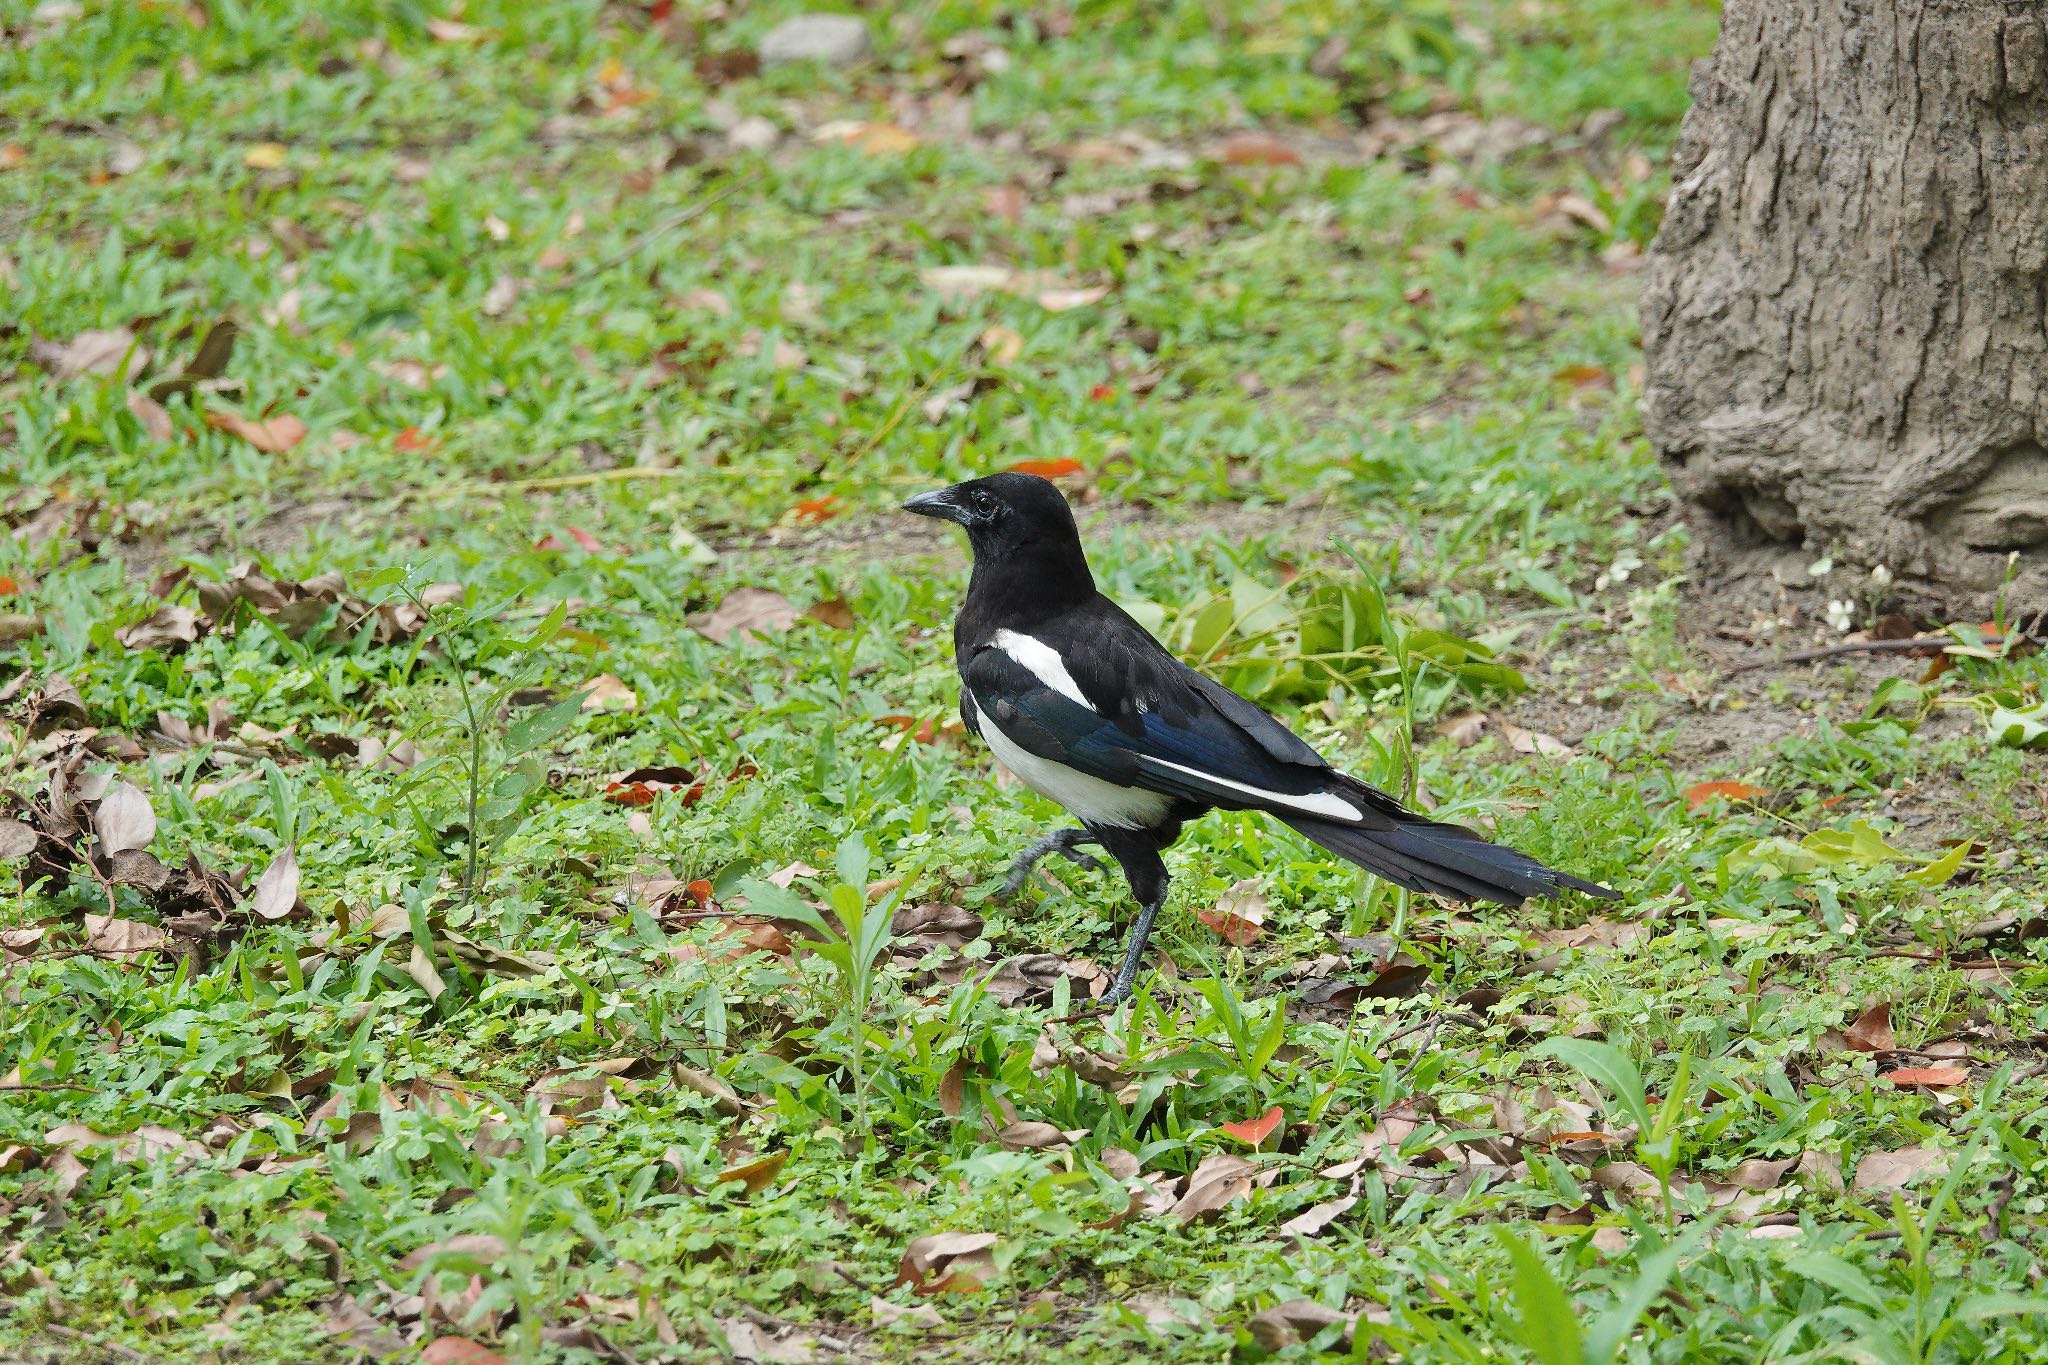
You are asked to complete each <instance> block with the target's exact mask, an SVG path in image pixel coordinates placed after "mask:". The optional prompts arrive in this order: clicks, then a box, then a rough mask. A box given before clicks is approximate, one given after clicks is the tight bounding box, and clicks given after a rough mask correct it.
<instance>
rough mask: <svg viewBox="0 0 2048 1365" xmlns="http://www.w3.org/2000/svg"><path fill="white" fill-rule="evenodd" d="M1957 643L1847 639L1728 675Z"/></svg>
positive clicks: (2024, 638) (1949, 639) (1923, 638)
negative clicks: (1854, 655)
mask: <svg viewBox="0 0 2048 1365" xmlns="http://www.w3.org/2000/svg"><path fill="white" fill-rule="evenodd" d="M2032 638H2033V636H2031V635H2030V634H2028V633H2027V632H2025V631H2021V632H2019V633H2018V634H2017V635H2015V636H2013V637H2012V643H2014V644H2025V643H2027V642H2028V641H2030V640H2031V639H2032ZM1958 645H1959V642H1958V641H1957V640H1956V639H1955V638H1954V637H1953V636H1949V635H1915V636H1913V637H1912V638H1911V639H1907V640H1847V641H1844V642H1843V643H1841V644H1834V645H1822V646H1821V647H1820V648H1818V649H1801V650H1795V651H1793V652H1792V653H1790V654H1785V655H1781V656H1779V657H1778V658H1775V659H1746V660H1744V661H1743V662H1741V663H1739V664H1733V665H1730V667H1729V669H1728V671H1729V672H1730V673H1747V672H1749V671H1750V670H1751V669H1755V668H1780V667H1784V666H1786V665H1790V664H1810V663H1813V662H1815V661H1816V660H1819V659H1834V658H1839V657H1840V656H1842V655H1844V654H1910V653H1912V652H1913V651H1914V650H1916V649H1938V650H1943V651H1946V650H1948V649H1951V648H1955V647H1958Z"/></svg>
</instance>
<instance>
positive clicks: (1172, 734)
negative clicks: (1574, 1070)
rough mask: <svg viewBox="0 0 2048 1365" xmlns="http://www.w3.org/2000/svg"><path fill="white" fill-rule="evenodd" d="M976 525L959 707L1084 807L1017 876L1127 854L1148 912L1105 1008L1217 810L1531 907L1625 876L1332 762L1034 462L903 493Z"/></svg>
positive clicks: (1458, 894) (1028, 769) (1007, 760)
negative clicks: (1182, 853) (1220, 669)
mask: <svg viewBox="0 0 2048 1365" xmlns="http://www.w3.org/2000/svg"><path fill="white" fill-rule="evenodd" d="M903 510H905V511H906V512H914V513H916V514H917V515H919V516H925V517H937V518H939V519H941V520H944V521H951V522H955V523H957V524H958V525H960V526H962V527H964V528H965V529H966V531H967V540H968V545H969V548H970V549H971V550H972V552H973V557H974V568H973V572H972V575H971V576H970V578H969V580H968V584H967V599H966V601H965V602H964V603H962V605H961V608H960V612H959V615H958V617H957V618H956V619H955V621H954V625H953V661H954V663H955V665H956V666H957V667H958V668H959V670H960V718H961V720H963V721H964V722H965V723H966V725H967V728H968V729H969V730H970V731H972V732H973V733H974V734H975V735H977V736H979V737H980V738H981V740H982V741H983V742H984V743H986V744H987V745H988V747H989V748H990V749H991V750H992V751H993V752H994V754H995V756H996V758H997V759H999V760H1000V761H1001V762H1002V764H1003V766H1004V767H1006V768H1008V769H1009V770H1010V771H1011V772H1013V773H1015V774H1016V775H1017V777H1018V778H1019V779H1021V780H1022V781H1023V783H1024V785H1025V786H1027V787H1030V788H1031V789H1032V790H1034V791H1036V792H1038V793H1039V794H1040V795H1041V796H1046V797H1050V798H1051V799H1052V800H1053V801H1055V802H1057V803H1059V804H1060V805H1061V806H1063V807H1065V808H1066V810H1067V811H1068V813H1070V814H1072V815H1074V816H1075V817H1077V818H1078V819H1079V820H1080V822H1081V823H1080V827H1079V828H1075V829H1062V830H1059V831H1058V832H1056V833H1053V834H1049V835H1047V836H1046V837H1044V838H1042V839H1040V840H1038V841H1037V842H1036V843H1034V844H1032V845H1031V846H1030V847H1029V848H1027V849H1025V850H1024V852H1023V854H1022V855H1021V856H1019V857H1018V859H1017V860H1016V862H1015V863H1014V864H1013V865H1012V867H1011V868H1010V872H1009V876H1008V877H1007V878H1006V880H1005V883H1004V886H1005V890H1007V891H1015V890H1016V889H1017V888H1019V887H1021V886H1022V885H1023V884H1024V879H1025V878H1026V877H1028V876H1029V875H1030V873H1031V869H1032V868H1033V867H1034V866H1035V865H1036V864H1037V863H1038V861H1039V860H1040V859H1042V858H1044V857H1046V856H1047V855H1048V854H1052V853H1058V854H1060V855H1062V856H1063V857H1066V858H1069V859H1071V860H1073V861H1075V862H1078V863H1082V864H1083V865H1088V866H1094V867H1098V868H1100V867H1102V863H1101V862H1100V860H1098V859H1096V858H1094V857H1093V856H1092V855H1090V854H1086V853H1083V852H1081V851H1080V849H1081V847H1082V846H1083V845H1087V844H1094V845H1097V846H1099V847H1100V848H1102V849H1103V850H1104V851H1105V852H1107V853H1108V854H1109V855H1110V857H1112V858H1114V859H1115V860H1116V862H1117V864H1118V866H1119V867H1121V868H1122V870H1123V874H1124V879H1125V880H1126V881H1127V882H1128V883H1129V884H1130V888H1131V894H1132V895H1133V896H1134V897H1136V899H1137V901H1138V906H1139V909H1138V919H1137V922H1136V924H1135V925H1134V926H1133V927H1132V930H1131V936H1130V941H1129V943H1128V944H1127V945H1126V946H1125V949H1124V957H1123V965H1122V966H1121V967H1120V968H1119V969H1118V971H1117V974H1116V982H1115V984H1114V985H1112V986H1111V987H1110V989H1109V991H1108V992H1107V993H1106V994H1105V995H1104V996H1103V997H1102V1000H1101V1002H1100V1004H1101V1006H1102V1007H1103V1008H1110V1007H1113V1006H1115V1005H1116V1004H1118V1003H1120V1002H1122V1001H1123V1000H1125V999H1127V998H1129V996H1130V993H1131V986H1132V983H1133V982H1135V981H1136V980H1137V976H1138V967H1139V964H1140V963H1141V961H1142V960H1143V958H1144V954H1145V944H1146V940H1147V939H1148V938H1150V936H1151V933H1152V925H1153V922H1154V921H1155V920H1156V919H1158V917H1159V910H1160V907H1161V906H1162V905H1164V904H1165V902H1166V887H1167V872H1166V863H1165V861H1164V860H1163V859H1161V857H1160V856H1159V855H1160V853H1161V852H1162V851H1163V850H1164V849H1166V848H1167V847H1168V846H1169V845H1171V844H1172V843H1173V842H1174V840H1176V839H1178V838H1179V837H1180V833H1181V827H1182V826H1183V825H1185V824H1186V823H1187V822H1188V821H1190V820H1193V819H1196V818H1197V817H1199V816H1201V815H1203V814H1205V813H1206V812H1208V811H1211V810H1258V811H1264V812H1266V813H1267V814H1269V815H1272V816H1274V817H1275V818H1277V819H1279V820H1280V821H1281V822H1282V823H1283V824H1286V825H1288V826H1289V827H1291V828H1292V829H1294V830H1295V831H1296V832H1297V833H1300V834H1302V835H1305V836H1306V837H1307V838H1309V839H1311V840H1313V841H1314V842H1315V843H1317V844H1320V845H1321V846H1322V847H1324V848H1326V849H1328V850H1329V851H1330V852H1332V853H1335V854H1337V855H1338V856H1339V857H1342V858H1346V859H1349V860H1350V861H1351V862H1354V863H1356V864H1358V865H1359V866H1360V867H1363V868H1366V869H1368V870H1369V871H1372V872H1375V873H1377V874H1378V875H1380V876H1382V877H1384V878H1386V879H1387V880H1388V881H1390V882H1393V883H1394V884H1395V885H1397V886H1404V887H1407V888H1408V889H1409V890H1411V891H1421V892H1427V893H1429V894H1431V895H1436V896H1442V897H1444V898H1446V899H1448V900H1453V901H1461V902H1465V901H1494V902H1497V903H1499V904H1503V905H1519V904H1521V903H1522V902H1523V901H1525V900H1527V899H1528V898H1530V897H1531V896H1547V895H1555V894H1557V893H1558V892H1560V891H1563V890H1566V889H1569V890H1573V891H1583V892H1586V893H1588V894H1590V895H1594V896H1602V897H1606V898H1608V899H1618V898H1619V895H1618V893H1617V892H1615V891H1613V890H1612V889H1610V888H1608V887H1605V886H1600V885H1597V884H1595V883H1593V882H1588V881H1581V880H1580V879H1579V878H1577V877H1571V876H1567V875H1565V874H1564V873H1562V872H1557V871H1554V870H1553V869H1551V868H1548V867H1545V866H1544V865H1543V864H1542V863H1540V862H1538V861H1536V860H1535V859H1534V858H1531V857H1529V856H1528V855H1526V854H1523V853H1518V852H1516V851H1515V850H1514V849H1511V848H1506V847H1503V846H1502V845H1499V844H1493V843H1489V842H1487V840H1486V839H1485V838H1483V837H1482V836H1480V835H1479V834H1476V833H1474V832H1473V831H1471V830H1468V829H1465V828H1463V827H1461V826H1458V825H1448V824H1440V823H1438V822H1436V821H1434V820H1429V819H1427V818H1425V817H1423V816H1421V815H1417V814H1416V813H1415V812H1413V811H1410V810H1408V809H1407V808H1406V807H1404V806H1403V805H1402V804H1401V803H1400V802H1399V801H1397V800H1395V799H1394V798H1393V797H1391V796H1389V795H1387V794H1386V793H1385V792H1383V791H1380V790H1379V789H1378V788H1376V787H1372V786H1369V785H1367V784H1366V783H1364V782H1361V781H1359V780H1358V779H1357V778H1355V777H1350V776H1347V775H1346V774H1344V773H1341V772H1339V771H1337V770H1336V769H1335V768H1332V767H1331V766H1330V765H1329V763H1328V762H1327V761H1325V760H1324V758H1323V757H1322V755H1320V754H1318V753H1317V752H1316V751H1315V750H1314V749H1312V748H1310V747H1309V746H1308V745H1307V744H1305V743H1303V742H1302V740H1301V739H1300V738H1299V737H1298V736H1296V735H1295V734H1294V733H1293V732H1292V731H1290V730H1288V729H1287V727H1286V726H1284V725H1282V724H1281V723H1280V722H1279V721H1278V720H1276V719H1275V718H1274V717H1273V716H1272V715H1271V714H1269V713H1268V712H1266V711H1265V710H1263V709H1262V708H1260V707H1259V706H1257V705H1255V704H1254V703H1252V702H1250V701H1248V700H1246V699H1245V698H1243V697H1241V696H1239V695H1238V694H1237V693H1235V692H1232V691H1231V690H1230V689H1229V688H1227V687H1224V686H1223V685H1222V684H1220V683H1218V682H1215V681H1214V680H1212V679H1210V678H1206V677H1204V676H1202V675H1201V674H1200V673H1197V672H1196V671H1195V670H1194V669H1192V668H1189V667H1188V666H1187V665H1186V664H1184V663H1182V662H1181V661H1180V660H1179V659H1176V658H1175V657H1174V656H1173V655H1172V654H1170V653H1168V652H1167V650H1166V648H1165V647H1164V646H1163V645H1161V644H1160V643H1159V642H1158V641H1157V640H1155V639H1153V638H1152V636H1151V635H1150V634H1149V633H1148V632H1147V631H1146V630H1145V628H1144V627H1143V626H1141V625H1139V624H1138V623H1137V622H1136V621H1135V620H1133V619H1132V618H1131V616H1130V614H1129V613H1127V612H1125V611H1124V610H1123V608H1121V607H1119V606H1117V605H1116V603H1114V602H1112V601H1110V600H1109V599H1108V598H1107V597H1104V596H1103V595H1102V594H1101V593H1100V592H1097V591H1096V589H1095V579H1094V577H1093V576H1092V575H1091V574H1090V573H1089V572H1088V561H1087V558H1086V556H1084V555H1083V554H1082V551H1081V535H1080V532H1079V530H1078V529H1077V528H1076V527H1075V525H1074V513H1073V509H1071V508H1070V507H1068V506H1067V500H1066V498H1065V497H1063V496H1062V495H1061V493H1060V491H1059V489H1057V488H1055V487H1054V486H1053V485H1052V484H1051V483H1049V482H1047V481H1046V480H1045V479H1042V478H1039V477H1038V476H1037V475H1035V474H1023V473H1006V474H994V475H991V476H989V477H987V478H982V479H973V480H970V481H968V482H966V483H961V484H955V485H953V486H952V487H950V488H941V489H938V490H936V491H934V492H930V493H924V494H920V495H919V496H917V497H915V498H912V499H911V500H910V501H909V502H906V503H904V504H903Z"/></svg>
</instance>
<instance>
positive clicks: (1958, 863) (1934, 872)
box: [1905, 839, 1972, 886]
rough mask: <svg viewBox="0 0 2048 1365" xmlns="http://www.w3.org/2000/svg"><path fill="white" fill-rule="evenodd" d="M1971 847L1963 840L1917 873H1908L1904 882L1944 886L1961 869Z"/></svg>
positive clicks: (1966, 840)
mask: <svg viewBox="0 0 2048 1365" xmlns="http://www.w3.org/2000/svg"><path fill="white" fill-rule="evenodd" d="M1971 847H1972V845H1971V843H1970V841H1969V840H1968V839H1965V840H1963V841H1962V842H1961V843H1959V844H1957V845H1956V846H1955V847H1954V848H1952V849H1950V850H1949V851H1948V852H1946V853H1944V854H1942V855H1941V856H1940V857H1939V858H1936V859H1935V860H1934V861H1933V862H1931V863H1929V864H1928V865H1927V866H1925V867H1923V868H1921V869H1920V870H1919V871H1917V872H1908V873H1907V874H1906V877H1905V880H1907V881H1909V882H1919V883H1920V884H1921V885H1922V886H1946V885H1947V884H1948V880H1949V878H1951V877H1953V876H1955V875H1956V873H1957V871H1958V870H1960V869H1961V867H1962V865H1963V860H1964V859H1965V858H1967V857H1969V856H1970V849H1971Z"/></svg>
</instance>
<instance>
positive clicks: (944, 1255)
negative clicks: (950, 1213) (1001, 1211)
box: [896, 1232, 1001, 1294]
mask: <svg viewBox="0 0 2048 1365" xmlns="http://www.w3.org/2000/svg"><path fill="white" fill-rule="evenodd" d="M1000 1240H1001V1239H1000V1238H999V1237H997V1236H996V1234H995V1233H993V1232H935V1233H932V1234H930V1235H929V1236H925V1237H920V1238H918V1239H917V1240H916V1241H914V1242H912V1243H911V1244H910V1245H909V1246H907V1247H905V1248H904V1249H903V1263H902V1265H901V1266H899V1267H898V1269H897V1272H896V1283H897V1284H907V1285H909V1286H910V1288H911V1292H912V1293H915V1294H972V1293H974V1292H975V1291H976V1290H978V1289H980V1288H981V1287H982V1286H983V1285H984V1284H986V1283H987V1282H988V1281H989V1280H990V1279H991V1278H993V1276H994V1275H995V1269H996V1261H995V1256H994V1254H993V1252H992V1251H991V1248H993V1247H994V1246H995V1244H996V1243H997V1242H998V1241H1000Z"/></svg>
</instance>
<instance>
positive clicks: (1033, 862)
mask: <svg viewBox="0 0 2048 1365" xmlns="http://www.w3.org/2000/svg"><path fill="white" fill-rule="evenodd" d="M1094 840H1095V836H1094V835H1092V834H1090V833H1089V832H1088V831H1087V830H1085V829H1062V830H1056V831H1054V832H1053V833H1051V834H1048V835H1046V836H1045V837H1044V838H1043V839H1040V840H1039V841H1038V842H1037V843H1035V844H1033V845H1031V847H1029V848H1027V849H1025V850H1024V851H1023V852H1022V853H1020V854H1018V855H1017V861H1016V862H1014V863H1011V864H1010V870H1009V873H1008V874H1007V875H1005V876H1004V878H1003V894H1004V895H1005V896H1014V895H1016V894H1017V893H1018V892H1019V891H1021V890H1023V889H1024V882H1025V879H1026V878H1028V877H1030V875H1031V869H1032V868H1034V867H1036V866H1038V863H1039V860H1040V859H1042V858H1044V857H1045V856H1046V855H1047V854H1048V853H1057V854H1059V855H1060V856H1061V857H1062V858H1065V859H1066V860H1067V861H1068V862H1070V863H1073V864H1074V865H1075V866H1077V867H1085V868H1087V869H1088V870H1090V871H1091V872H1104V871H1107V870H1108V866H1109V865H1108V864H1107V863H1105V862H1103V861H1102V859H1100V858H1098V857H1096V856H1095V855H1094V854H1092V853H1083V852H1082V851H1081V849H1080V845H1082V844H1087V843H1093V842H1094Z"/></svg>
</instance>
